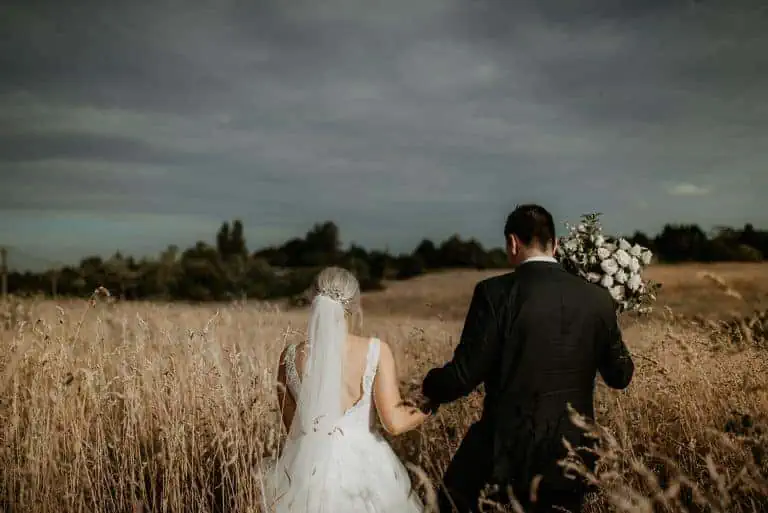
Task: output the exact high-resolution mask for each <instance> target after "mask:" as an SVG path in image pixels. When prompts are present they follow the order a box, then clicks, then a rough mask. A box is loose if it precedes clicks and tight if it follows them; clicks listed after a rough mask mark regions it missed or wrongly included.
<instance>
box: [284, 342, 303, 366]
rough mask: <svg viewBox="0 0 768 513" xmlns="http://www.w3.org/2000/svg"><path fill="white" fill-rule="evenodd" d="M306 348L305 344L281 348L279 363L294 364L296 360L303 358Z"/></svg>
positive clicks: (294, 344) (291, 344) (292, 344)
mask: <svg viewBox="0 0 768 513" xmlns="http://www.w3.org/2000/svg"><path fill="white" fill-rule="evenodd" d="M306 348H307V343H306V342H300V343H290V344H288V345H287V346H285V347H284V348H283V351H282V352H281V353H280V363H281V364H283V365H284V364H285V363H287V362H294V363H295V361H296V358H302V357H303V356H304V354H305V353H306Z"/></svg>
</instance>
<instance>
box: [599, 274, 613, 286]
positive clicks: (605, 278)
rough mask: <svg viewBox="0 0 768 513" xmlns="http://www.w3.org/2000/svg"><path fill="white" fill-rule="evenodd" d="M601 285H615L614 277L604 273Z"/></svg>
mask: <svg viewBox="0 0 768 513" xmlns="http://www.w3.org/2000/svg"><path fill="white" fill-rule="evenodd" d="M600 285H602V286H603V287H605V288H606V289H610V288H611V287H613V277H612V276H611V275H609V274H604V275H603V277H602V278H601V279H600Z"/></svg>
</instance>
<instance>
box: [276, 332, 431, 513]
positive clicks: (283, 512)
mask: <svg viewBox="0 0 768 513" xmlns="http://www.w3.org/2000/svg"><path fill="white" fill-rule="evenodd" d="M379 345H380V342H379V340H378V339H375V338H374V339H371V340H370V342H369V346H368V354H367V357H366V368H365V372H364V375H363V383H362V385H363V387H362V388H363V394H362V397H361V398H360V400H359V401H358V402H357V403H355V405H354V406H352V407H351V408H349V409H347V410H346V411H344V412H343V414H342V416H341V418H340V419H339V420H337V421H336V422H335V423H334V428H333V429H332V430H331V431H332V432H330V433H328V436H327V437H325V438H324V440H327V442H321V443H323V444H326V443H327V444H328V445H327V446H326V450H327V463H325V464H324V467H323V469H324V471H323V472H324V474H325V475H323V476H322V477H320V478H319V480H317V481H315V483H314V484H313V485H311V486H312V487H314V488H323V492H322V494H321V495H319V494H318V493H317V491H314V492H312V493H304V492H302V493H299V494H298V497H299V498H298V499H297V498H296V497H297V496H296V495H294V496H293V497H292V498H291V500H290V501H288V500H286V499H285V497H286V496H291V490H290V488H291V487H292V486H301V485H296V484H295V483H292V480H291V478H290V477H288V478H283V479H281V478H282V477H283V475H290V474H291V473H292V472H293V470H294V469H292V468H291V463H290V462H291V461H292V460H294V461H295V460H297V459H300V458H296V454H292V452H293V451H297V450H301V449H300V447H301V444H300V443H296V444H291V443H289V444H287V446H286V447H285V450H284V451H283V454H282V455H281V457H280V461H279V462H278V463H277V465H276V468H274V467H273V469H272V470H270V471H269V472H268V479H266V483H265V484H266V485H267V486H266V488H267V490H266V499H267V501H266V502H267V507H268V509H269V511H270V512H273V511H274V512H277V513H310V512H312V513H314V512H328V513H330V512H334V513H421V512H422V511H423V509H424V508H423V505H422V503H421V501H420V500H419V498H418V497H417V496H416V493H415V491H412V488H411V481H410V478H409V476H408V472H407V471H406V469H405V467H404V466H403V464H402V463H401V462H400V460H399V459H398V458H397V456H396V455H395V453H394V451H393V450H392V448H391V447H390V446H389V444H388V443H387V442H386V440H384V439H383V438H382V437H381V436H380V435H379V434H378V433H376V432H375V431H374V430H373V429H372V428H373V421H374V417H373V416H374V414H375V413H374V412H375V408H374V404H373V398H372V392H373V382H374V378H375V376H376V371H377V367H378V361H379V347H380V346H379ZM295 355H296V346H289V348H288V350H287V351H286V357H285V362H284V363H285V368H286V378H287V383H288V388H289V392H290V393H291V395H292V396H293V397H294V398H298V397H299V396H300V389H301V380H300V378H299V373H298V372H297V369H296V365H295ZM299 436H301V435H299ZM281 462H289V463H283V464H281ZM306 464H307V463H306V461H305V462H304V463H303V465H304V466H306ZM270 474H271V475H270ZM297 481H298V480H297ZM305 487H309V485H305ZM308 496H311V498H308ZM319 497H320V498H319Z"/></svg>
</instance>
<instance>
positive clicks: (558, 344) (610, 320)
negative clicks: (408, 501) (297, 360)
mask: <svg viewBox="0 0 768 513" xmlns="http://www.w3.org/2000/svg"><path fill="white" fill-rule="evenodd" d="M614 308H615V305H614V302H613V300H612V298H611V296H610V295H609V294H608V292H607V291H606V289H604V288H603V287H600V286H598V285H592V284H589V283H587V282H586V281H584V280H582V279H580V278H578V277H576V276H573V275H571V274H569V273H568V272H566V271H565V270H564V269H563V268H562V267H561V266H560V265H559V264H557V263H554V262H548V261H530V262H526V263H523V264H522V265H521V266H519V267H518V268H517V270H516V271H515V272H513V273H509V274H505V275H503V276H498V277H494V278H490V279H487V280H485V281H482V282H480V283H478V284H477V286H476V287H475V291H474V295H473V297H472V302H471V304H470V307H469V312H468V314H467V318H466V321H465V325H464V330H463V332H462V334H461V340H460V342H459V345H458V347H457V348H456V351H455V353H454V356H453V359H452V360H451V361H450V362H449V363H447V364H446V365H445V366H443V367H441V368H437V369H433V370H431V371H430V372H429V373H428V374H427V376H426V378H425V379H424V383H423V394H424V396H425V397H426V398H427V399H428V400H429V401H431V402H432V403H433V404H435V405H439V404H443V403H448V402H451V401H454V400H456V399H458V398H460V397H462V396H465V395H468V394H469V393H470V392H472V390H474V389H475V388H476V387H477V386H478V385H480V384H484V385H485V401H484V406H483V414H482V418H481V419H480V421H479V422H477V423H476V424H474V425H473V426H471V427H470V429H469V431H468V433H467V435H466V437H465V438H464V440H463V441H462V443H461V446H460V447H459V449H458V451H457V452H456V455H455V456H454V458H453V460H452V461H451V464H450V465H449V467H448V469H447V471H446V473H445V476H444V479H443V480H444V485H445V488H446V489H447V491H448V494H449V495H450V500H449V499H448V497H446V496H445V493H442V494H441V501H440V502H441V506H440V508H441V513H448V512H450V511H454V510H453V509H452V506H451V503H454V504H455V505H456V507H457V508H458V510H459V511H462V512H464V511H474V510H475V509H476V508H477V500H478V496H479V494H480V491H481V489H482V488H483V486H484V485H485V484H498V485H500V486H501V487H502V489H503V488H506V487H508V486H511V487H512V489H513V490H514V492H515V495H516V497H517V499H518V500H519V501H520V502H521V503H522V504H523V505H525V504H526V500H527V498H528V496H529V489H530V482H531V480H532V479H533V477H534V476H536V475H537V474H538V475H541V476H542V481H541V484H540V486H539V489H538V490H539V491H538V497H539V501H538V502H539V507H538V508H533V506H529V507H530V508H532V509H531V511H549V509H546V508H547V507H551V504H552V503H558V502H559V503H560V504H561V505H562V506H564V507H567V508H571V509H576V510H579V509H580V508H581V503H582V501H583V497H584V494H585V493H586V488H585V487H584V486H583V485H580V484H577V483H575V482H574V481H572V480H569V479H567V478H565V477H564V476H563V472H562V469H561V467H559V466H558V465H557V461H558V460H559V459H562V458H563V457H564V456H565V454H566V452H565V448H564V447H563V443H562V439H563V438H565V439H567V440H568V441H570V442H571V444H573V445H574V446H588V445H590V444H591V443H592V442H591V440H590V439H588V438H586V437H584V436H583V432H582V431H581V430H580V429H579V428H577V427H576V426H574V425H573V424H572V423H571V422H570V419H569V416H568V413H567V410H566V405H567V404H568V403H570V404H571V405H572V406H573V407H574V408H575V409H576V410H577V411H579V412H581V413H582V414H584V415H586V416H588V417H590V418H594V410H593V392H594V383H595V377H596V374H597V372H598V371H599V372H600V374H601V375H602V377H603V379H604V380H605V382H606V384H608V385H609V386H610V387H613V388H617V389H623V388H625V387H627V386H628V385H629V382H630V381H631V379H632V374H633V372H634V364H633V363H632V359H631V356H630V354H629V351H628V350H627V348H626V346H625V344H624V342H623V340H622V337H621V331H620V329H619V326H618V323H617V319H616V314H615V310H614ZM589 464H590V465H591V464H594V462H593V461H590V462H589ZM547 504H550V506H547ZM542 508H543V509H542Z"/></svg>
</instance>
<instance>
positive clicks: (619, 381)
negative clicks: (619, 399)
mask: <svg viewBox="0 0 768 513" xmlns="http://www.w3.org/2000/svg"><path fill="white" fill-rule="evenodd" d="M606 295H607V294H606ZM607 305H608V306H606V307H604V308H603V333H602V337H601V340H600V346H599V349H598V363H597V364H598V369H599V370H600V375H601V376H602V377H603V381H605V384H606V385H608V386H609V387H611V388H615V389H618V390H623V389H625V388H627V387H628V386H629V384H630V382H631V381H632V376H633V375H634V373H635V364H634V362H633V361H632V354H631V353H630V352H629V349H627V345H626V344H625V343H624V337H622V334H621V328H620V327H619V321H618V318H617V316H616V312H615V310H613V302H612V301H610V302H607Z"/></svg>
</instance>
